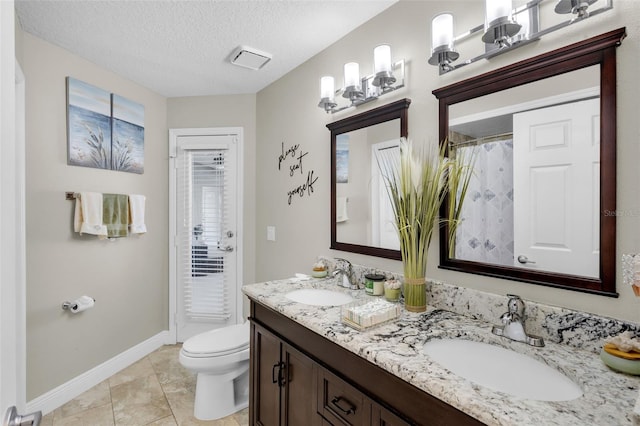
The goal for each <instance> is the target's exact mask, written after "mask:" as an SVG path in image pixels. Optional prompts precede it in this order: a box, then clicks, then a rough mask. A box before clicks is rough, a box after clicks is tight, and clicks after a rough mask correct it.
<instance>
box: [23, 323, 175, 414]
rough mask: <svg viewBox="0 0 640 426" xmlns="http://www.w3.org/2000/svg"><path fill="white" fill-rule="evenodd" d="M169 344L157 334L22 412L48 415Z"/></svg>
mask: <svg viewBox="0 0 640 426" xmlns="http://www.w3.org/2000/svg"><path fill="white" fill-rule="evenodd" d="M171 343H172V342H171V338H170V335H169V332H168V331H161V332H160V333H158V334H156V335H155V336H152V337H150V338H149V339H147V340H145V341H144V342H141V343H139V344H137V345H136V346H134V347H132V348H130V349H127V350H126V351H124V352H122V353H120V354H118V355H116V356H114V357H113V358H111V359H110V360H108V361H105V362H103V363H102V364H100V365H98V366H97V367H95V368H93V369H91V370H89V371H87V372H85V373H82V374H81V375H79V376H77V377H75V378H73V379H71V380H69V381H68V382H66V383H63V384H62V385H60V386H58V387H57V388H55V389H52V390H51V391H49V392H47V393H45V394H43V395H40V396H39V397H37V398H35V399H33V400H31V401H29V402H27V407H26V412H27V413H32V412H34V411H42V414H43V415H44V414H47V413H50V412H52V411H53V410H55V409H56V408H58V407H60V406H62V405H64V404H66V403H67V402H69V401H71V400H72V399H74V398H76V397H77V396H79V395H81V394H82V393H84V392H86V391H88V390H89V389H91V388H92V387H94V386H96V385H97V384H99V383H101V382H103V381H104V380H106V379H108V378H109V377H111V376H113V375H114V374H116V373H117V372H119V371H120V370H122V369H124V368H126V367H128V366H130V365H131V364H133V363H135V362H136V361H139V360H140V359H142V358H144V357H145V356H147V355H149V354H150V353H151V352H153V351H155V350H156V349H158V348H159V347H161V346H163V345H166V344H171ZM173 343H175V342H173Z"/></svg>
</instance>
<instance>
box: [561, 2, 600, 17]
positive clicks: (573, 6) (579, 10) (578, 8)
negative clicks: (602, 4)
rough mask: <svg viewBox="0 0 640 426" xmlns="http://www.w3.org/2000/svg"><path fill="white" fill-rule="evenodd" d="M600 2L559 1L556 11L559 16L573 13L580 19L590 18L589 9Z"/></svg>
mask: <svg viewBox="0 0 640 426" xmlns="http://www.w3.org/2000/svg"><path fill="white" fill-rule="evenodd" d="M596 1H598V0H558V4H556V7H555V11H556V13H559V14H567V13H573V14H574V15H576V16H577V17H578V18H585V17H587V16H589V12H588V11H587V9H588V8H589V6H591V5H592V4H594V3H595V2H596Z"/></svg>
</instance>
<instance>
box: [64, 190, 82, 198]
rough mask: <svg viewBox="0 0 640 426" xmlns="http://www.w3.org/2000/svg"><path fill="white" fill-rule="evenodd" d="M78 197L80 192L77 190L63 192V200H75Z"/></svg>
mask: <svg viewBox="0 0 640 426" xmlns="http://www.w3.org/2000/svg"><path fill="white" fill-rule="evenodd" d="M78 197H80V193H79V192H65V193H64V199H65V200H75V199H76V198H78Z"/></svg>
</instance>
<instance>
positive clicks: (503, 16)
mask: <svg viewBox="0 0 640 426" xmlns="http://www.w3.org/2000/svg"><path fill="white" fill-rule="evenodd" d="M520 28H522V25H520V24H518V23H517V22H516V21H515V20H514V19H513V14H512V4H511V0H486V3H485V24H484V34H483V35H482V41H483V42H485V43H488V44H490V43H493V44H496V45H498V47H499V48H503V47H508V46H511V42H510V39H511V37H513V36H514V35H516V34H518V32H520Z"/></svg>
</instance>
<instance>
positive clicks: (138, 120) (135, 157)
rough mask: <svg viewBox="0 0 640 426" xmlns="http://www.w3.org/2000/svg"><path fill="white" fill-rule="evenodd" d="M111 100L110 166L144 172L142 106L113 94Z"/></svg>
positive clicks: (125, 170) (121, 169)
mask: <svg viewBox="0 0 640 426" xmlns="http://www.w3.org/2000/svg"><path fill="white" fill-rule="evenodd" d="M111 100H112V105H113V112H112V120H113V122H112V124H113V127H112V131H113V133H112V143H111V159H112V161H111V168H112V169H113V170H120V171H123V172H132V173H144V106H142V105H140V104H138V103H135V102H132V101H130V100H128V99H126V98H123V97H122V96H118V95H115V94H113V95H111Z"/></svg>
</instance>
